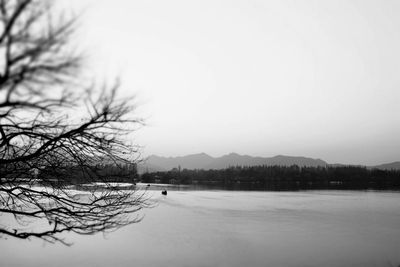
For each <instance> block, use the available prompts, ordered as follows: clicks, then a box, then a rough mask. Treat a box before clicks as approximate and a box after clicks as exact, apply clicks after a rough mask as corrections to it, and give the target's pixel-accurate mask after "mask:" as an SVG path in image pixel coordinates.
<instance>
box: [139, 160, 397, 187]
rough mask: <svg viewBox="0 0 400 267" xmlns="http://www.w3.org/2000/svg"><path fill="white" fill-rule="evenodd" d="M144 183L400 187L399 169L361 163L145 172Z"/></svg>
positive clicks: (213, 185)
mask: <svg viewBox="0 0 400 267" xmlns="http://www.w3.org/2000/svg"><path fill="white" fill-rule="evenodd" d="M141 181H142V182H144V183H164V184H183V185H198V186H207V187H215V188H216V189H218V188H221V189H233V190H235V189H238V190H307V189H376V190H399V189H400V171H399V170H379V169H369V168H367V167H358V166H328V167H299V166H297V165H293V166H251V167H242V166H236V167H229V168H225V169H221V170H201V169H199V170H188V169H183V170H180V169H179V168H174V169H172V170H171V171H163V172H152V173H144V174H142V175H141Z"/></svg>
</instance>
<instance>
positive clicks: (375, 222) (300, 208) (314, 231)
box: [0, 190, 400, 267]
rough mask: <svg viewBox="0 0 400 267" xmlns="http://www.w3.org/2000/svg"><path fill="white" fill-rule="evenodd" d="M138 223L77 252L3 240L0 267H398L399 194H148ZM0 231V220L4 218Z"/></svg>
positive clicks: (71, 237) (79, 245) (77, 245)
mask: <svg viewBox="0 0 400 267" xmlns="http://www.w3.org/2000/svg"><path fill="white" fill-rule="evenodd" d="M149 194H150V195H151V196H152V199H153V200H155V201H157V202H158V205H157V206H156V207H155V208H152V209H146V210H144V212H143V214H144V215H145V217H144V219H143V221H142V222H140V223H138V224H133V225H130V226H127V227H125V228H122V229H120V230H118V231H116V232H113V233H110V234H107V235H105V236H104V235H102V234H98V235H94V236H77V235H75V234H68V235H66V238H67V241H72V242H74V245H73V246H71V247H66V246H64V245H61V244H55V245H53V244H47V243H44V242H43V241H41V240H36V239H32V240H31V241H26V240H16V239H13V238H8V239H7V240H5V239H4V238H2V239H0V251H1V252H0V256H1V258H0V266H10V267H11V266H52V267H53V266H66V267H67V266H68V267H70V266H115V267H117V266H178V267H179V266H210V267H211V266H238V267H239V266H240V267H242V266H247V267H251V266H278V267H279V266H282V267H283V266H285V267H290V266H338V267H339V266H341V267H342V266H360V267H361V266H362V267H365V266H388V267H389V266H390V267H397V266H399V265H400V193H398V192H377V191H300V192H254V191H207V190H203V191H168V195H167V196H162V195H161V194H160V191H158V190H157V191H149ZM0 223H1V217H0Z"/></svg>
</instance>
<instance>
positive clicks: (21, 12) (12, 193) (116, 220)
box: [0, 0, 148, 242]
mask: <svg viewBox="0 0 400 267" xmlns="http://www.w3.org/2000/svg"><path fill="white" fill-rule="evenodd" d="M75 24H76V19H75V18H66V16H65V15H63V14H56V13H55V9H54V7H53V6H52V1H43V0H0V178H1V181H0V216H1V217H0V218H1V221H0V234H2V235H3V236H13V237H17V238H22V239H25V238H29V237H39V238H42V239H44V240H46V241H49V242H56V241H60V242H64V241H63V239H62V238H61V237H60V236H59V233H61V232H66V231H72V232H75V233H79V234H93V233H97V232H99V231H107V230H115V229H117V228H119V227H121V226H124V225H127V224H131V223H135V222H138V221H139V220H140V217H139V216H138V215H137V213H135V212H137V211H138V210H140V209H142V208H143V207H146V206H147V204H148V203H147V201H146V198H145V197H144V195H143V194H142V193H139V192H135V191H132V190H130V191H129V190H120V189H118V188H115V187H113V186H112V184H110V183H108V182H109V180H107V179H106V177H105V175H104V173H106V172H101V168H102V166H104V165H110V164H111V165H115V166H124V167H125V169H127V168H126V166H134V164H135V160H136V159H137V155H138V153H137V152H138V151H137V147H135V146H134V145H132V144H129V143H128V142H126V140H125V135H126V134H128V133H130V132H131V131H132V130H135V129H136V127H137V126H138V125H140V123H141V121H140V120H139V119H137V118H134V117H132V111H133V109H134V107H133V106H132V105H131V104H130V103H131V99H126V98H125V99H124V100H121V99H118V97H117V89H118V87H119V84H118V82H116V83H114V84H113V85H111V86H107V85H102V86H101V87H100V88H96V86H95V85H94V84H93V83H92V84H89V83H88V82H86V81H85V80H84V79H83V78H82V77H81V75H80V73H81V72H82V71H83V70H82V56H81V55H80V54H78V53H76V52H75V50H74V49H72V47H71V45H70V44H69V40H70V39H71V35H72V34H73V32H74V27H75ZM128 169H130V168H128ZM132 169H134V168H132ZM93 181H96V182H99V181H104V182H106V183H105V184H106V187H105V188H103V189H102V190H101V191H99V190H93V191H90V192H86V191H85V192H79V194H77V191H76V190H75V191H74V190H72V189H71V185H72V184H73V183H76V182H78V183H79V182H93ZM39 185H40V186H39Z"/></svg>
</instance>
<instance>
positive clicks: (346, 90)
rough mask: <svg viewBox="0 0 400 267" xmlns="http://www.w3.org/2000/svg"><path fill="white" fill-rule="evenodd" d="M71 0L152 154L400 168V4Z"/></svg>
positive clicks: (97, 68) (100, 68) (95, 66)
mask: <svg viewBox="0 0 400 267" xmlns="http://www.w3.org/2000/svg"><path fill="white" fill-rule="evenodd" d="M64 1H66V5H67V6H68V7H72V8H73V9H74V10H75V11H78V12H79V11H80V10H85V11H84V13H83V15H82V18H81V24H80V29H79V34H78V37H77V40H76V41H77V42H78V43H79V47H80V48H83V49H85V50H86V52H87V53H88V54H89V55H90V57H89V65H90V68H91V69H92V70H93V71H94V72H95V73H96V75H98V76H100V77H103V76H104V77H112V76H113V75H115V74H120V75H121V77H122V82H123V84H122V88H121V93H122V94H136V95H137V101H138V103H139V109H138V112H139V114H140V115H141V116H142V117H144V118H146V122H147V126H146V127H144V128H142V129H141V130H140V131H139V132H137V133H136V134H135V135H134V136H135V140H136V142H137V143H139V144H140V145H143V146H144V152H145V155H150V154H158V155H164V156H177V155H185V154H191V153H199V152H206V153H209V154H210V155H213V156H220V155H223V154H227V153H229V152H237V153H240V154H250V155H258V156H274V155H277V154H285V155H302V156H309V157H313V158H322V159H324V160H326V161H328V162H329V163H335V162H342V163H354V164H377V163H382V162H389V161H397V160H400V16H399V14H400V1H397V0H396V1H382V0H374V1H367V0H360V1H352V0H329V1H324V0H315V1H311V0H307V1H305V0H304V1H301V0H299V1H285V0H276V1H269V0H264V1H261V0H260V1H257V0H241V1H235V0H230V1H219V0H211V1H208V0H201V1H188V0H181V1H177V0H168V1H165V0H129V1H128V0H112V1H111V0H85V1H83V0H64Z"/></svg>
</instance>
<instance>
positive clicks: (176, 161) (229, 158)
mask: <svg viewBox="0 0 400 267" xmlns="http://www.w3.org/2000/svg"><path fill="white" fill-rule="evenodd" d="M257 165H266V166H273V165H278V166H291V165H298V166H300V167H318V166H320V167H326V166H340V165H342V164H328V163H327V162H325V161H323V160H321V159H313V158H307V157H293V156H283V155H278V156H274V157H253V156H248V155H239V154H237V153H230V154H228V155H224V156H222V157H212V156H210V155H208V154H206V153H199V154H192V155H187V156H180V157H160V156H156V155H152V156H150V157H148V158H147V159H146V160H144V161H143V162H142V163H139V164H138V171H139V173H144V172H156V171H169V170H171V169H173V168H181V169H205V170H208V169H224V168H228V167H231V166H257ZM369 168H377V169H382V170H391V169H395V170H400V162H392V163H387V164H381V165H376V166H369Z"/></svg>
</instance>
